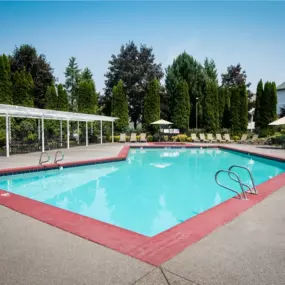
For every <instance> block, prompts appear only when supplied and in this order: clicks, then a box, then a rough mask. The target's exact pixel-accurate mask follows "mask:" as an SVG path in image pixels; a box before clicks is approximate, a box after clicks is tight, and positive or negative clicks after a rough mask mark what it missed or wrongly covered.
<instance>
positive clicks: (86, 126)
mask: <svg viewBox="0 0 285 285" xmlns="http://www.w3.org/2000/svg"><path fill="white" fill-rule="evenodd" d="M86 146H88V122H87V121H86Z"/></svg>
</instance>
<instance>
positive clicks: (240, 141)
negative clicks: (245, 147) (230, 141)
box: [238, 134, 247, 143]
mask: <svg viewBox="0 0 285 285" xmlns="http://www.w3.org/2000/svg"><path fill="white" fill-rule="evenodd" d="M246 139H247V134H243V135H242V136H241V139H240V140H239V141H238V143H245V142H247V140H246Z"/></svg>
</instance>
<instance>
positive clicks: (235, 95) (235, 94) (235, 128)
mask: <svg viewBox="0 0 285 285" xmlns="http://www.w3.org/2000/svg"><path fill="white" fill-rule="evenodd" d="M230 91H231V129H232V132H233V133H234V134H238V133H239V132H240V130H241V128H240V96H239V89H238V88H237V87H233V88H231V89H230Z"/></svg>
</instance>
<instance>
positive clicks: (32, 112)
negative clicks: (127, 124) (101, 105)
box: [0, 104, 118, 157]
mask: <svg viewBox="0 0 285 285" xmlns="http://www.w3.org/2000/svg"><path fill="white" fill-rule="evenodd" d="M0 116H1V117H6V156H7V157H9V155H10V153H9V152H10V148H9V136H10V131H11V126H10V118H11V117H14V118H30V119H38V120H39V122H40V120H41V128H40V124H38V134H39V138H40V136H41V138H42V152H44V151H45V136H44V120H58V121H60V141H62V121H66V122H67V148H68V149H69V137H70V133H69V122H70V121H75V122H78V123H77V128H78V135H79V122H86V146H88V122H95V121H98V122H100V143H101V144H102V143H103V136H102V122H111V123H112V143H113V142H114V121H115V120H116V119H118V118H115V117H108V116H100V115H91V114H83V113H72V112H63V111H55V110H46V109H37V108H28V107H22V106H14V105H5V104H0ZM40 129H41V130H40ZM78 140H79V138H78Z"/></svg>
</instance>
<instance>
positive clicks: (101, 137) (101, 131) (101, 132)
mask: <svg viewBox="0 0 285 285" xmlns="http://www.w3.org/2000/svg"><path fill="white" fill-rule="evenodd" d="M102 134H103V130H102V121H100V143H101V144H102V143H103V136H102Z"/></svg>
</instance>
